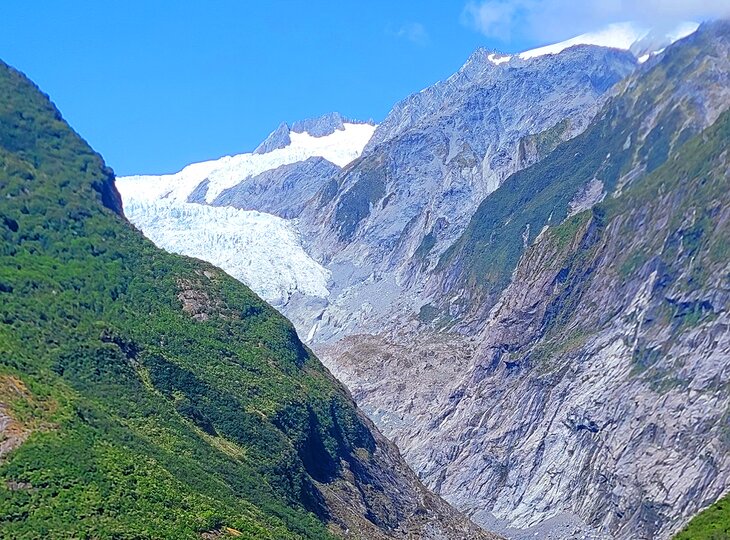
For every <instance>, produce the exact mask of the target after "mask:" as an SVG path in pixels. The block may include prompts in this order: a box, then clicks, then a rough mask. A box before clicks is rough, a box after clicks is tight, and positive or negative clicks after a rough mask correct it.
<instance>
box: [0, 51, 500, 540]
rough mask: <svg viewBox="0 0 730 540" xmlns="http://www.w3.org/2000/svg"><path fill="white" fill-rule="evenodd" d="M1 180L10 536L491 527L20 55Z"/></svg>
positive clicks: (425, 533)
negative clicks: (382, 425) (188, 250)
mask: <svg viewBox="0 0 730 540" xmlns="http://www.w3.org/2000/svg"><path fill="white" fill-rule="evenodd" d="M208 169H209V170H212V169H213V168H212V167H208ZM188 172H190V171H188ZM191 174H192V173H191ZM218 179H219V178H217V179H216V180H218ZM0 193H2V197H0V478H1V480H0V537H2V538H8V539H10V538H12V539H18V538H175V539H181V538H191V539H201V538H202V539H207V540H212V539H217V538H223V537H237V538H247V539H252V540H253V539H257V540H259V539H272V540H274V539H275V540H283V539H315V538H316V539H325V538H360V539H399V538H402V539H405V538H412V537H414V536H415V537H418V538H429V539H434V540H435V539H455V540H456V539H464V540H465V539H471V538H484V539H486V538H493V536H492V535H490V534H488V533H486V532H484V531H482V530H480V529H478V528H477V527H476V526H474V525H472V524H471V523H470V522H469V521H467V520H466V519H465V518H464V517H463V516H461V515H460V514H458V513H457V512H456V511H454V510H453V509H452V508H451V507H449V506H448V505H447V504H446V503H445V502H444V501H442V500H441V499H439V498H438V497H436V496H434V495H433V494H431V493H429V492H428V491H427V490H426V489H425V488H424V487H423V486H422V485H421V484H420V482H419V481H418V480H417V478H416V476H415V475H414V474H413V473H412V472H411V471H410V470H409V469H408V467H407V466H406V465H405V463H404V461H403V460H402V458H401V457H400V455H399V453H398V451H397V449H396V448H395V446H394V445H393V444H392V443H390V442H388V441H387V440H385V439H384V438H383V437H382V435H380V434H379V432H378V431H377V430H376V429H375V428H374V427H373V426H372V424H371V423H370V422H369V421H368V420H367V419H366V418H365V417H364V416H363V415H362V414H361V413H360V412H359V411H358V409H357V408H356V406H355V404H354V403H353V402H352V399H351V397H350V396H349V394H348V392H347V391H346V390H345V389H344V387H343V386H341V385H340V384H339V383H338V382H337V381H335V380H334V379H333V377H332V376H331V375H330V374H329V372H328V371H327V370H326V369H325V368H324V367H323V366H322V365H321V364H320V363H319V361H318V360H317V359H316V357H315V356H314V355H313V354H312V353H311V351H309V350H308V349H307V348H306V347H305V346H304V345H303V344H302V342H301V341H300V340H299V339H298V338H297V336H296V332H295V331H294V328H293V327H292V326H291V324H290V323H289V322H288V321H287V320H286V319H284V318H283V317H282V316H281V315H279V314H278V313H277V312H276V311H275V310H274V309H272V308H271V307H270V306H269V305H267V304H266V303H265V302H263V301H262V300H261V299H259V298H258V297H257V296H256V295H255V294H253V293H252V292H251V291H250V289H248V288H247V287H246V286H244V285H242V284H241V283H239V282H238V281H236V280H234V279H233V278H231V277H230V276H228V275H226V274H225V273H224V272H222V271H221V270H220V269H218V268H216V267H214V266H212V265H210V264H209V263H205V262H202V261H199V260H194V259H189V258H185V257H180V256H178V255H172V254H169V253H166V252H164V251H162V250H160V249H158V248H156V247H155V246H154V245H153V244H152V243H151V242H150V241H149V240H146V239H145V238H144V237H143V236H142V235H141V234H140V233H139V231H138V230H136V229H135V228H134V227H133V226H132V225H131V224H130V223H129V222H128V221H127V220H126V219H124V217H123V216H122V200H121V198H120V196H119V194H118V192H117V191H116V189H115V187H114V176H113V173H112V171H111V170H110V169H109V168H107V167H106V166H105V165H104V163H103V161H102V159H101V158H100V156H98V155H97V154H96V153H94V152H93V151H92V150H91V148H89V146H88V145H87V144H86V143H85V142H84V141H83V140H82V139H81V138H80V137H79V136H78V135H77V134H76V133H74V132H73V131H72V130H71V129H70V128H69V126H68V125H67V124H66V123H65V122H64V121H63V119H62V117H61V115H60V113H59V112H58V110H57V109H56V108H55V107H54V106H53V105H52V103H51V102H50V101H49V100H48V98H47V97H46V96H45V95H43V94H42V93H41V92H40V91H39V90H38V88H36V87H35V86H34V85H33V84H32V83H31V82H30V81H28V80H27V79H26V78H25V77H24V76H23V75H22V74H20V73H19V72H17V71H15V70H13V69H12V68H10V67H8V66H7V65H5V64H2V63H0ZM213 210H215V209H213Z"/></svg>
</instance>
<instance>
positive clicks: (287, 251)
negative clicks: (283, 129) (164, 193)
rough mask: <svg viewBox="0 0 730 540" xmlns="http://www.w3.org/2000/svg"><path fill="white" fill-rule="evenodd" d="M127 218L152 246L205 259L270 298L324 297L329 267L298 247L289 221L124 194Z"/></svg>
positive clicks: (271, 300)
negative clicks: (295, 296)
mask: <svg viewBox="0 0 730 540" xmlns="http://www.w3.org/2000/svg"><path fill="white" fill-rule="evenodd" d="M124 211H125V215H126V216H127V218H128V219H129V220H130V221H131V222H132V223H133V224H134V225H135V226H137V227H138V228H139V229H140V230H141V231H142V232H143V233H144V235H145V236H146V237H147V238H149V239H150V240H152V242H154V243H155V244H156V245H157V246H158V247H160V248H162V249H165V250H167V251H170V252H172V253H178V254H180V255H187V256H190V257H196V258H199V259H203V260H206V261H208V262H210V263H212V264H214V265H216V266H218V267H220V268H222V269H223V270H224V271H226V272H227V273H228V274H230V275H231V276H233V277H234V278H236V279H238V280H239V281H242V282H243V283H245V284H246V285H248V286H249V287H250V288H251V289H252V290H253V291H254V292H255V293H256V294H258V295H259V296H261V297H262V298H263V299H264V300H266V301H267V302H269V303H272V304H275V305H276V304H279V305H281V304H284V303H286V302H287V301H288V300H289V298H290V297H291V295H292V294H294V293H295V292H299V293H301V294H304V295H308V296H316V297H320V298H326V297H327V296H328V295H329V291H328V290H327V282H328V280H329V278H330V272H329V270H327V269H325V268H324V267H322V266H321V265H320V264H318V263H317V262H316V261H315V260H314V259H312V258H311V257H310V256H309V255H308V254H307V253H306V252H305V251H304V248H303V247H302V242H301V238H300V235H299V232H298V230H297V228H296V225H295V223H293V222H292V221H290V220H286V219H282V218H280V217H277V216H274V215H271V214H267V213H265V212H258V211H255V210H239V209H237V208H231V207H218V206H206V205H201V204H194V203H181V202H178V201H174V200H169V199H163V200H157V201H135V200H128V201H127V200H125V205H124Z"/></svg>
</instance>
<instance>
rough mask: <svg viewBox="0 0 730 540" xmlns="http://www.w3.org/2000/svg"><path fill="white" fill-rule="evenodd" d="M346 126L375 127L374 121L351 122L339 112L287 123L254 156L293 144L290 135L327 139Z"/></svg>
mask: <svg viewBox="0 0 730 540" xmlns="http://www.w3.org/2000/svg"><path fill="white" fill-rule="evenodd" d="M346 124H353V125H362V124H367V125H371V126H374V125H375V123H374V122H373V121H372V120H368V121H367V122H363V121H360V120H351V119H349V118H345V117H344V116H342V115H341V114H340V113H338V112H331V113H327V114H323V115H322V116H318V117H315V118H307V119H305V120H299V121H297V122H294V123H293V124H292V125H291V126H289V125H288V124H287V123H286V122H282V123H281V124H279V127H277V128H276V129H275V130H274V131H272V132H271V133H270V134H269V136H268V137H266V139H265V140H264V142H262V143H261V144H260V145H258V146H257V147H256V150H254V154H266V153H268V152H271V151H272V150H277V149H279V148H285V147H287V146H289V145H290V144H291V137H290V133H292V132H293V133H307V134H309V135H311V136H312V137H326V136H327V135H332V134H333V133H334V132H335V131H344V130H345V125H346Z"/></svg>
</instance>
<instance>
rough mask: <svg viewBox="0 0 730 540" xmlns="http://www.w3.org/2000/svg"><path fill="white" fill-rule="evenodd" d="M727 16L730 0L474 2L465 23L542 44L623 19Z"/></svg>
mask: <svg viewBox="0 0 730 540" xmlns="http://www.w3.org/2000/svg"><path fill="white" fill-rule="evenodd" d="M727 16H730V0H482V1H475V0H472V1H470V2H468V3H467V4H466V6H465V7H464V10H463V12H462V22H464V24H466V25H467V26H470V27H472V28H474V29H475V30H477V31H479V32H481V33H482V34H484V35H485V36H487V37H490V38H493V39H496V40H499V41H502V42H509V41H512V40H513V39H514V38H519V39H523V40H524V39H527V40H533V41H536V42H538V41H550V40H562V39H566V38H568V37H571V36H575V35H577V34H581V33H583V32H589V31H592V30H596V29H598V28H600V27H602V26H604V25H606V24H609V23H614V22H621V21H635V22H638V23H642V24H645V25H647V26H652V27H657V28H662V27H664V26H667V27H669V26H671V25H674V24H676V23H679V22H682V21H698V22H699V21H703V20H708V19H715V18H720V17H727Z"/></svg>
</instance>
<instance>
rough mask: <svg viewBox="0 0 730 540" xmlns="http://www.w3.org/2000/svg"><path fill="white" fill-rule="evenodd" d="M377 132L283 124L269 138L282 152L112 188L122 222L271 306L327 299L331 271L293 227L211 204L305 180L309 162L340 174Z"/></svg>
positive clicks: (122, 180)
mask: <svg viewBox="0 0 730 540" xmlns="http://www.w3.org/2000/svg"><path fill="white" fill-rule="evenodd" d="M333 115H334V116H333ZM375 127H376V126H375V125H374V124H373V123H372V122H370V123H361V122H352V121H344V119H342V117H340V116H339V115H337V114H336V113H332V114H330V115H326V116H323V117H321V118H320V119H312V120H307V121H304V122H299V123H295V124H294V126H293V127H292V129H291V130H290V129H289V127H288V126H287V125H286V124H283V125H282V126H280V127H279V128H278V129H277V130H276V131H274V132H273V133H272V134H271V135H270V136H269V138H272V137H274V136H276V137H279V138H281V135H282V129H283V130H284V131H285V132H286V133H285V137H286V144H285V145H284V146H281V147H275V148H273V149H271V150H270V151H266V152H261V151H258V152H253V153H245V154H238V155H234V156H224V157H222V158H220V159H216V160H211V161H205V162H201V163H194V164H192V165H188V166H187V167H185V168H184V169H182V170H181V171H179V172H177V173H174V174H166V175H158V176H154V175H137V176H126V177H119V178H117V180H116V187H117V189H118V191H119V193H120V194H121V196H122V201H123V205H124V213H125V215H126V217H127V219H129V221H130V222H132V223H133V224H134V225H135V226H136V227H137V228H139V229H140V230H141V231H142V232H143V233H144V235H145V236H147V238H149V239H150V240H152V242H154V243H155V244H156V245H157V246H158V247H161V248H163V249H166V250H167V251H171V252H173V253H178V254H181V255H187V256H190V257H196V258H200V259H203V260H206V261H208V262H211V263H213V264H215V265H216V266H219V267H220V268H222V269H223V270H225V271H226V272H228V273H229V274H230V275H232V276H233V277H235V278H236V279H238V280H240V281H242V282H243V283H245V284H246V285H248V286H249V287H250V288H251V289H252V290H253V291H254V292H256V293H257V294H258V295H259V296H261V297H262V298H263V299H264V300H266V301H267V302H269V303H271V304H273V305H275V306H281V305H285V304H286V303H287V302H288V301H289V299H290V298H291V297H292V295H294V294H296V293H299V294H301V295H304V296H309V297H316V298H326V297H327V296H328V295H329V291H328V289H327V283H328V281H329V279H330V277H331V274H330V271H329V270H327V269H325V268H324V267H323V266H322V265H320V264H319V263H317V262H316V261H315V260H314V259H313V258H312V257H310V256H309V255H308V254H307V252H306V251H305V250H304V247H303V240H302V236H301V234H300V232H299V229H298V225H297V223H298V222H297V220H296V219H284V218H282V217H279V216H275V215H272V214H269V213H266V212H260V211H256V210H242V209H238V208H233V207H230V206H209V204H210V203H211V202H213V201H214V200H215V199H216V198H217V197H218V196H219V195H220V194H221V193H222V192H224V191H225V190H227V189H229V188H232V187H234V186H237V185H239V184H241V183H242V182H245V181H246V180H248V179H253V178H254V177H258V176H260V175H261V174H263V173H266V172H267V171H275V170H276V169H278V168H280V167H284V166H291V165H293V164H301V166H302V169H303V171H304V173H306V172H308V171H309V170H311V169H307V167H310V166H311V164H310V163H308V161H307V160H310V159H311V158H322V159H325V160H327V161H329V162H330V163H332V164H334V165H335V166H337V167H345V166H346V165H348V164H349V163H350V162H352V161H353V160H355V159H356V158H358V157H359V156H360V154H361V153H362V151H363V149H364V148H365V145H366V144H367V143H368V141H369V140H370V137H371V136H372V134H373V132H374V131H375ZM268 140H269V139H267V141H268ZM201 189H205V193H204V196H203V197H202V198H201V200H199V201H198V200H197V199H196V197H195V194H196V193H199V192H200V190H201ZM193 199H196V202H193ZM200 203H205V204H200Z"/></svg>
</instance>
